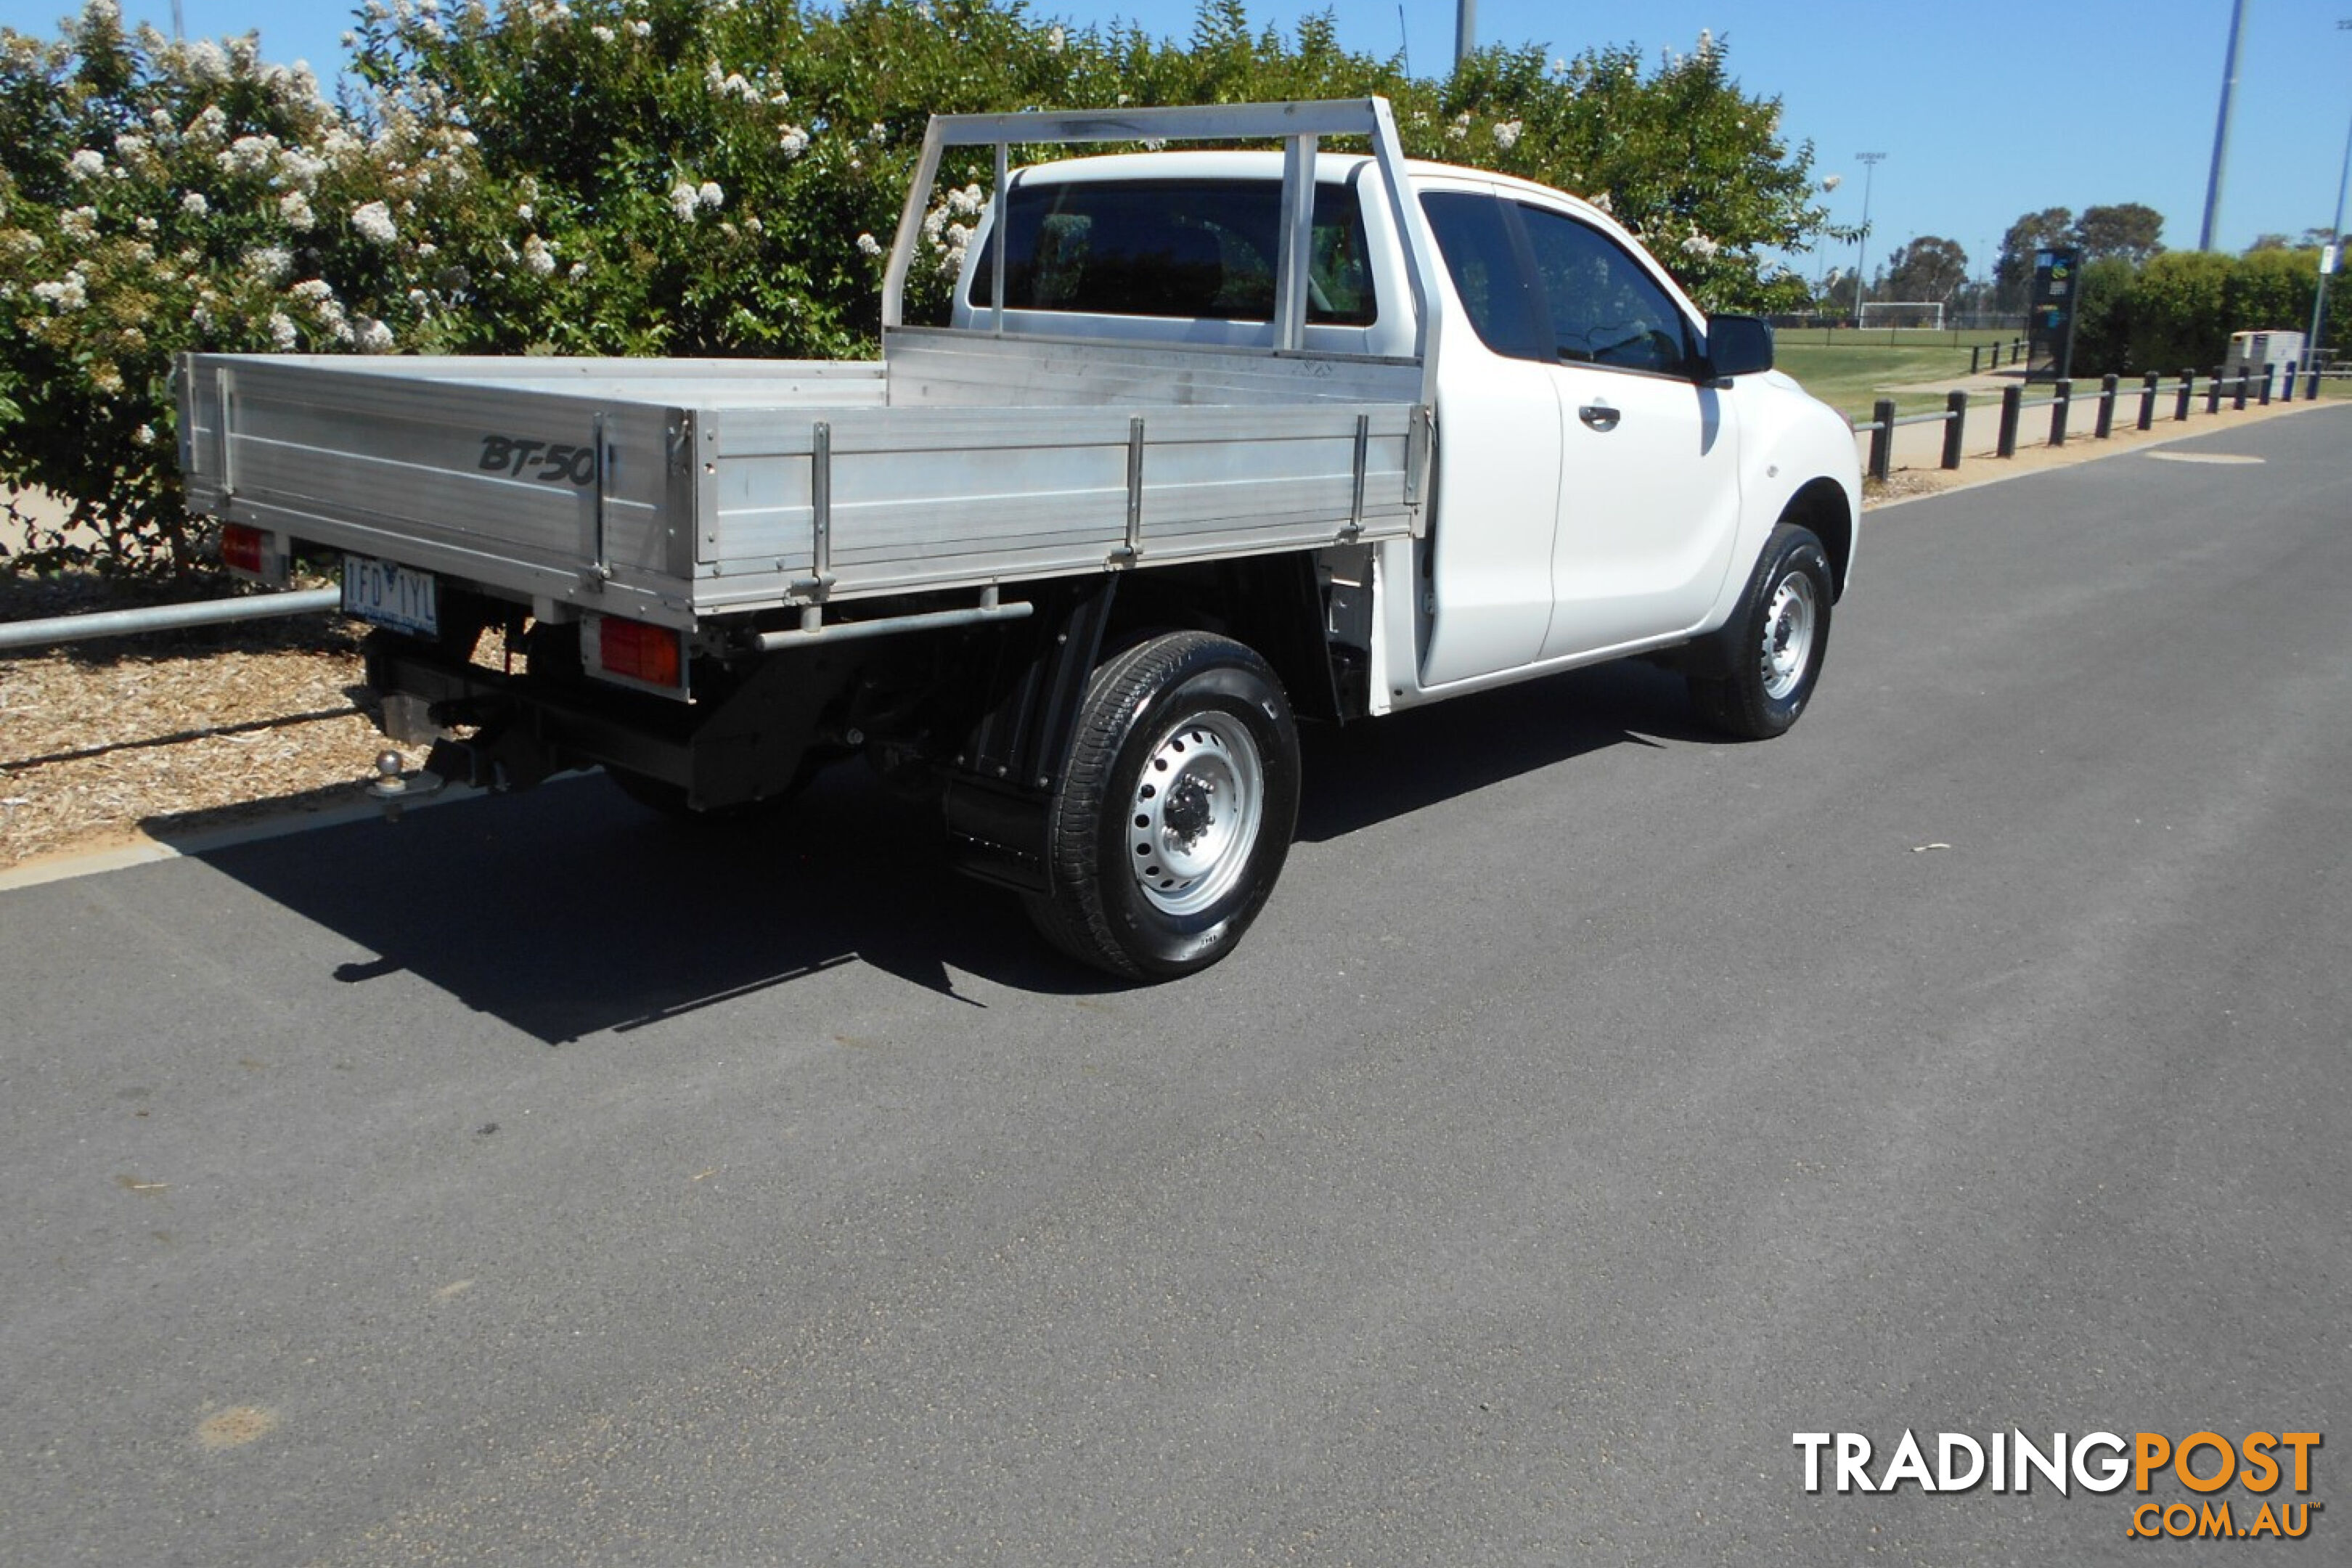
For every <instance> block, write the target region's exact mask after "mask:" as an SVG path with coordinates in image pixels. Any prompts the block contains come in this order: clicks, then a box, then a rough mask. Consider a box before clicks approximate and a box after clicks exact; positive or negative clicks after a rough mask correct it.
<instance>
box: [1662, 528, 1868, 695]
mask: <svg viewBox="0 0 2352 1568" xmlns="http://www.w3.org/2000/svg"><path fill="white" fill-rule="evenodd" d="M1832 586H1833V583H1832V578H1831V576H1830V561H1829V555H1828V553H1827V552H1824V551H1823V550H1822V542H1821V541H1820V540H1819V539H1816V538H1815V537H1813V534H1812V531H1811V530H1809V529H1804V528H1800V527H1798V526H1797V525H1796V524H1795V523H1792V522H1784V523H1782V524H1780V526H1779V527H1778V528H1776V529H1774V530H1773V531H1772V537H1771V538H1770V539H1769V540H1767V541H1766V542H1765V544H1764V553H1763V554H1762V555H1761V556H1760V557H1759V558H1758V560H1757V563H1756V573H1755V575H1753V576H1752V577H1750V578H1749V579H1748V592H1747V593H1746V594H1744V595H1741V597H1740V601H1739V608H1738V609H1737V610H1735V611H1733V612H1732V616H1731V621H1730V624H1729V625H1727V626H1725V627H1724V629H1723V631H1722V632H1721V633H1720V634H1719V637H1720V638H1721V645H1720V646H1721V653H1722V658H1721V659H1720V660H1718V661H1712V663H1711V668H1716V669H1724V670H1727V671H1728V673H1727V674H1724V675H1719V676H1718V675H1715V674H1711V673H1710V674H1699V673H1694V674H1692V676H1691V677H1690V694H1691V702H1692V705H1693V706H1695V707H1696V709H1697V710H1698V713H1699V717H1700V718H1702V719H1704V720H1705V721H1706V722H1707V723H1708V724H1710V725H1712V726H1713V727H1714V728H1716V729H1717V730H1720V731H1723V732H1724V733H1725V734H1727V735H1737V736H1738V737H1739V738H1741V739H1742V740H1749V741H1767V740H1769V739H1771V738H1772V737H1773V736H1775V735H1780V734H1786V733H1787V732H1788V730H1789V727H1790V725H1792V724H1794V723H1795V722H1796V721H1797V720H1798V718H1799V716H1800V715H1801V714H1802V713H1803V712H1804V710H1805V704H1806V703H1807V702H1808V701H1809V700H1811V698H1812V695H1813V685H1814V683H1815V682H1816V681H1818V680H1819V679H1821V674H1822V656H1823V655H1824V654H1826V653H1827V652H1828V651H1829V644H1830V595H1831V592H1832Z"/></svg>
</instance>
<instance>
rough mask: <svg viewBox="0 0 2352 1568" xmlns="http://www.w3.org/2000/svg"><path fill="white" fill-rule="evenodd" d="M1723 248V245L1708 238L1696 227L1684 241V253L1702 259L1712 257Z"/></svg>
mask: <svg viewBox="0 0 2352 1568" xmlns="http://www.w3.org/2000/svg"><path fill="white" fill-rule="evenodd" d="M1722 248H1723V247H1722V246H1721V245H1719V244H1717V242H1716V241H1714V240H1712V239H1709V238H1707V237H1706V236H1705V235H1703V234H1701V233H1699V232H1698V231H1697V230H1696V229H1693V230H1692V231H1691V234H1690V237H1689V238H1687V239H1685V240H1684V241H1683V250H1684V253H1685V254H1686V255H1690V256H1696V257H1698V258H1701V259H1702V260H1704V259H1706V258H1709V257H1712V256H1713V255H1714V254H1715V253H1716V252H1717V251H1718V250H1721V249H1722Z"/></svg>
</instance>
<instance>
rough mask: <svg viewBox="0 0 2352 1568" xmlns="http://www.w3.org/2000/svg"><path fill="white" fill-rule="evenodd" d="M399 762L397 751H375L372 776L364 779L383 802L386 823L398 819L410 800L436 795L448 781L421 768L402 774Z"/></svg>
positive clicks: (374, 795) (370, 793)
mask: <svg viewBox="0 0 2352 1568" xmlns="http://www.w3.org/2000/svg"><path fill="white" fill-rule="evenodd" d="M400 764H401V755H400V753H399V752H394V751H389V750H387V751H382V752H377V753H376V757H375V776H374V777H373V778H371V779H369V780H368V781H367V792H368V794H369V795H372V796H373V797H374V798H375V799H376V800H377V801H378V802H379V803H381V804H382V805H383V819H384V820H385V821H386V822H398V821H399V820H400V810H401V807H402V806H404V805H407V804H408V803H409V802H410V801H412V800H423V799H425V797H427V796H429V795H439V794H440V793H441V792H442V791H443V790H444V789H446V788H447V787H448V784H449V781H448V780H447V779H446V778H444V777H442V776H441V775H440V774H439V773H432V772H430V771H428V770H425V769H423V768H420V769H418V770H417V771H416V772H415V773H403V772H401V768H400Z"/></svg>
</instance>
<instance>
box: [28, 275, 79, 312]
mask: <svg viewBox="0 0 2352 1568" xmlns="http://www.w3.org/2000/svg"><path fill="white" fill-rule="evenodd" d="M33 298H34V299H36V300H47V302H48V303H50V304H52V305H55V306H56V307H57V308H58V310H80V309H81V308H82V307H83V306H84V305H87V304H89V285H88V282H87V280H86V279H84V278H83V277H82V275H81V274H80V273H79V272H68V273H67V274H66V275H65V278H64V279H63V280H62V281H59V282H56V283H36V284H34V285H33Z"/></svg>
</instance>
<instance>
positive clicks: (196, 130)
mask: <svg viewBox="0 0 2352 1568" xmlns="http://www.w3.org/2000/svg"><path fill="white" fill-rule="evenodd" d="M227 135H228V116H227V115H226V114H223V113H222V112H221V106H220V105H219V104H217V103H215V104H210V105H207V106H206V107H205V111H204V112H203V113H202V114H199V115H197V116H196V117H195V118H194V120H191V121H188V131H187V136H188V140H189V141H191V142H198V143H201V144H203V145H205V146H207V147H209V146H211V145H212V144H213V143H215V142H219V141H221V140H222V139H223V138H225V137H226V136H227Z"/></svg>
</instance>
